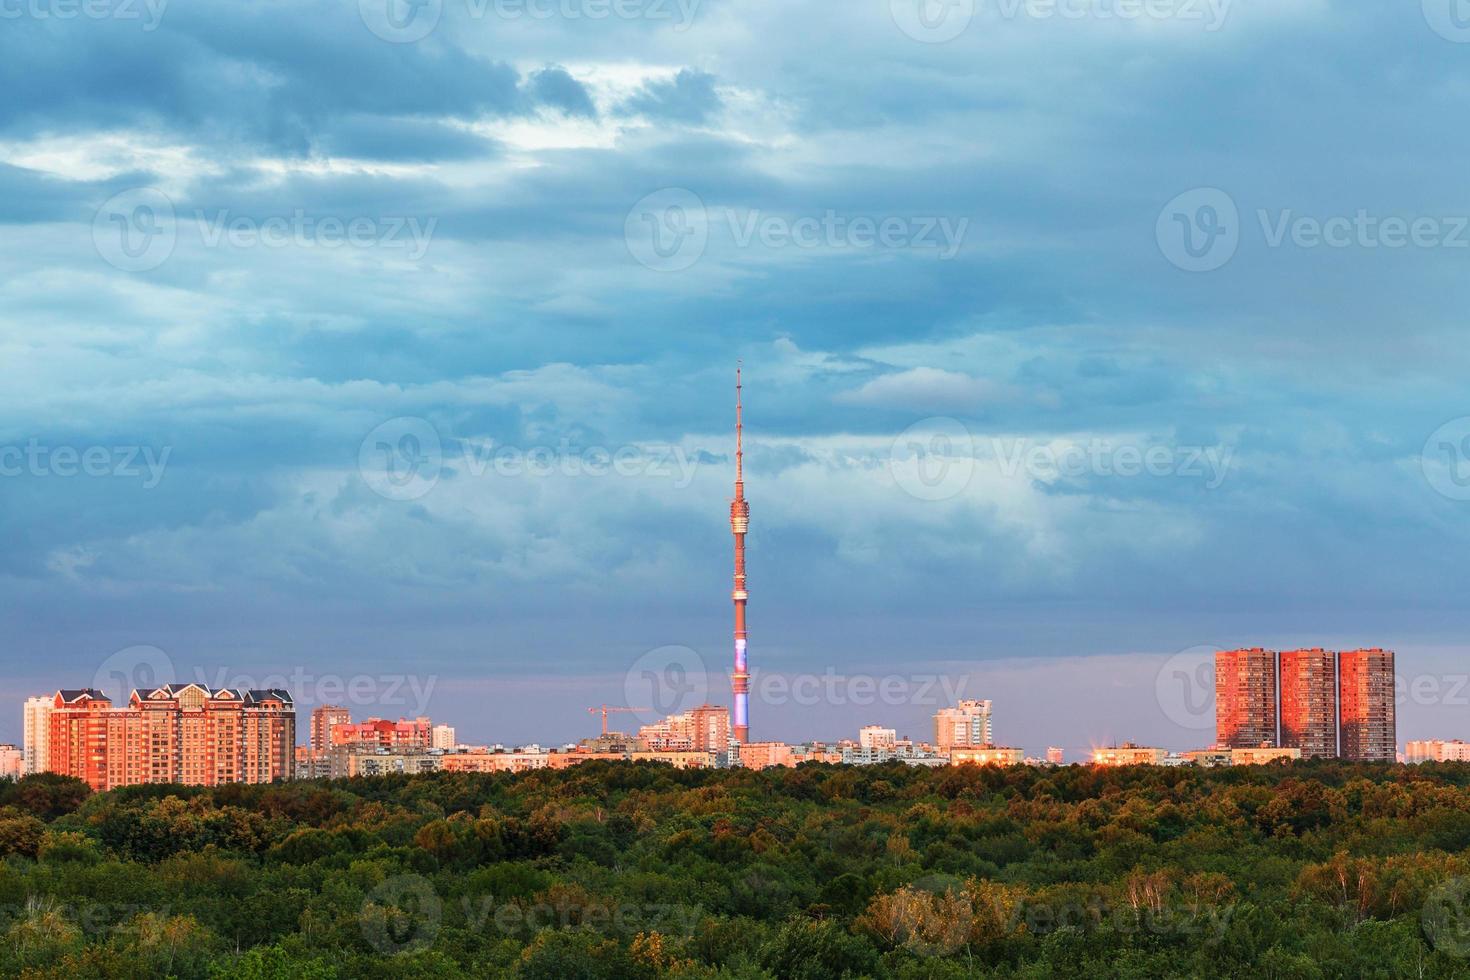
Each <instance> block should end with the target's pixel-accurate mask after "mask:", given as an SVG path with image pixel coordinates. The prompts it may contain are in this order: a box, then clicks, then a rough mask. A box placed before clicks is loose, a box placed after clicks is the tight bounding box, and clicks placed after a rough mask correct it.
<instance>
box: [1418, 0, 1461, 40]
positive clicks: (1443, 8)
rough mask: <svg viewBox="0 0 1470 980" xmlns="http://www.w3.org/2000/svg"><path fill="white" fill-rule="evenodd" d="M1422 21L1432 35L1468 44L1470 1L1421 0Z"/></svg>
mask: <svg viewBox="0 0 1470 980" xmlns="http://www.w3.org/2000/svg"><path fill="white" fill-rule="evenodd" d="M1423 7H1424V20H1425V22H1426V23H1427V24H1428V25H1429V27H1430V29H1431V30H1432V31H1434V33H1436V34H1438V35H1439V36H1440V37H1442V38H1444V39H1445V40H1447V41H1454V42H1455V43H1456V44H1470V0H1423Z"/></svg>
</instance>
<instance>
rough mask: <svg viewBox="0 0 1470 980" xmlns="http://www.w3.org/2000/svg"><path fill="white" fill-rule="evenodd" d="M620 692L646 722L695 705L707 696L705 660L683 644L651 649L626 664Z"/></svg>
mask: <svg viewBox="0 0 1470 980" xmlns="http://www.w3.org/2000/svg"><path fill="white" fill-rule="evenodd" d="M623 696H624V697H625V698H626V699H627V701H626V704H627V706H628V707H630V708H634V709H635V711H634V714H635V716H636V717H637V718H638V719H639V720H640V721H642V722H643V723H644V724H645V725H651V724H653V723H654V722H657V721H659V720H660V719H662V718H665V717H667V716H668V715H677V714H681V713H683V712H685V711H688V710H689V709H690V708H697V707H699V706H700V705H702V704H705V703H706V702H707V701H708V700H709V676H708V674H707V673H706V671H705V668H704V660H703V659H702V658H701V657H700V656H699V654H698V653H695V652H694V651H693V650H691V649H690V648H689V647H685V646H677V645H670V646H662V647H659V648H657V649H655V650H650V651H648V652H647V653H645V654H644V655H643V656H641V657H639V658H638V659H637V660H635V661H633V665H632V666H631V667H629V668H628V673H627V675H626V676H625V677H624V678H623Z"/></svg>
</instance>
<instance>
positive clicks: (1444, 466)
mask: <svg viewBox="0 0 1470 980" xmlns="http://www.w3.org/2000/svg"><path fill="white" fill-rule="evenodd" d="M1419 465H1420V468H1421V469H1422V470H1423V472H1424V479H1425V480H1426V481H1428V483H1429V485H1430V487H1432V488H1433V489H1434V491H1435V493H1438V494H1439V495H1440V496H1442V497H1448V498H1449V499H1450V500H1470V416H1461V417H1460V418H1457V419H1451V420H1450V421H1448V422H1446V423H1445V424H1444V425H1442V426H1440V427H1439V428H1438V429H1435V430H1434V433H1433V434H1432V435H1431V436H1430V437H1429V439H1428V441H1427V442H1425V443H1424V451H1423V453H1421V454H1420V459H1419Z"/></svg>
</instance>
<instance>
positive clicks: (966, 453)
mask: <svg viewBox="0 0 1470 980" xmlns="http://www.w3.org/2000/svg"><path fill="white" fill-rule="evenodd" d="M888 468H889V471H890V472H891V473H892V474H893V482H895V483H897V484H898V485H899V487H901V488H902V489H903V491H904V492H905V493H907V494H908V495H909V496H911V497H915V498H917V499H919V500H929V501H938V500H948V499H950V498H951V497H954V496H957V495H958V494H961V493H963V492H964V491H965V489H966V488H967V487H968V486H969V485H970V479H971V478H972V477H973V476H974V475H975V440H974V437H973V436H971V434H970V430H969V429H968V428H966V427H965V424H964V423H963V422H961V421H960V420H959V419H953V418H949V417H946V416H935V417H933V418H927V419H923V420H921V421H919V422H915V423H914V424H913V425H911V426H909V427H908V428H907V429H904V430H903V432H901V433H899V435H898V438H896V439H894V440H893V445H892V446H891V447H890V448H889V452H888Z"/></svg>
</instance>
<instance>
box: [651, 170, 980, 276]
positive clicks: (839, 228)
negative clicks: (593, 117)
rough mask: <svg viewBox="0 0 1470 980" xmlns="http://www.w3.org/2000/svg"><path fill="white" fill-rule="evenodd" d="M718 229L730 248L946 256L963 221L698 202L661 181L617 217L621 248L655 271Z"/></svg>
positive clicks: (694, 253)
mask: <svg viewBox="0 0 1470 980" xmlns="http://www.w3.org/2000/svg"><path fill="white" fill-rule="evenodd" d="M712 228H713V229H714V230H721V229H723V231H724V233H725V234H726V235H727V236H728V240H729V241H730V243H731V244H732V245H733V246H734V247H735V248H738V249H748V248H751V247H752V246H759V247H761V248H763V249H766V250H780V249H788V248H791V249H800V250H809V251H815V250H820V251H827V252H836V251H867V250H872V249H886V250H906V251H915V252H927V253H932V254H934V255H936V256H937V257H938V258H939V259H941V260H948V259H952V258H954V257H955V255H957V254H958V253H959V250H960V248H961V247H962V246H963V245H964V242H965V236H966V235H967V234H968V232H969V228H970V219H969V218H966V217H955V216H949V215H893V214H890V215H873V214H845V213H843V212H840V211H837V210H835V209H832V208H828V209H825V210H823V211H821V212H819V213H814V214H805V215H801V214H798V215H791V214H771V213H767V212H765V211H762V210H760V209H759V208H745V209H740V208H719V209H715V210H711V209H709V208H706V207H705V205H704V202H703V201H702V200H701V199H700V197H699V196H698V195H697V194H695V193H694V192H693V191H690V190H687V189H686V188H682V187H666V188H663V189H662V190H658V191H655V192H653V193H652V194H649V195H647V196H645V197H643V198H642V199H640V200H639V201H638V202H637V203H636V204H634V205H633V207H632V209H631V210H629V212H628V216H627V218H626V219H625V221H624V223H623V236H624V240H625V242H626V243H627V246H628V253H629V254H630V255H632V257H633V258H634V259H635V260H636V261H637V262H638V263H639V264H640V265H643V266H646V267H647V268H649V269H653V270H654V271H657V272H679V271H682V270H684V269H687V268H689V267H690V266H692V265H694V263H696V262H698V261H699V259H700V258H701V257H702V256H703V255H704V252H705V249H706V247H707V246H708V244H709V237H710V232H711V230H712Z"/></svg>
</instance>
